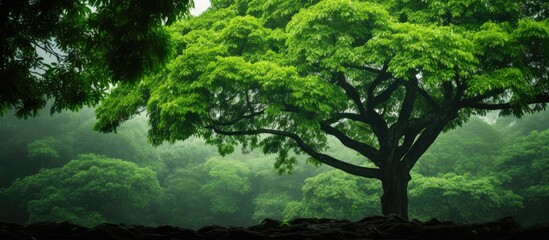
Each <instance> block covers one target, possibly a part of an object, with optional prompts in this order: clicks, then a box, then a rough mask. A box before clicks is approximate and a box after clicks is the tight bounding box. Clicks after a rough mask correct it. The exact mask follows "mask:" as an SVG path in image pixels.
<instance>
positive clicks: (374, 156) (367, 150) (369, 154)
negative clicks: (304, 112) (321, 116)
mask: <svg viewBox="0 0 549 240" xmlns="http://www.w3.org/2000/svg"><path fill="white" fill-rule="evenodd" d="M320 129H321V130H322V131H324V132H326V133H327V134H330V135H332V136H334V137H336V138H337V139H338V140H339V141H340V142H341V143H342V144H343V145H345V146H346V147H348V148H351V149H353V150H355V151H357V152H358V153H360V154H362V155H363V156H365V157H366V158H368V159H370V160H371V161H372V162H373V163H374V164H375V165H376V166H381V163H380V162H379V159H380V157H379V151H378V150H377V149H375V148H373V147H372V146H370V145H368V144H365V143H362V142H359V141H356V140H354V139H352V138H350V137H348V136H347V135H345V134H344V133H342V132H341V131H339V130H338V129H336V128H335V127H332V126H330V125H329V124H327V123H321V124H320Z"/></svg>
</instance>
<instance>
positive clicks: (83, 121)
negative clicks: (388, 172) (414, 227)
mask: <svg viewBox="0 0 549 240" xmlns="http://www.w3.org/2000/svg"><path fill="white" fill-rule="evenodd" d="M490 120H491V123H490V124H489V123H487V122H489V121H485V120H482V119H480V118H472V119H471V120H470V121H469V122H468V123H467V124H465V125H464V126H463V127H461V128H457V129H455V130H451V131H448V132H447V133H445V134H443V135H441V136H440V137H439V138H438V139H437V141H436V142H435V143H434V145H433V146H432V147H431V148H430V149H429V151H428V152H427V153H426V154H425V155H424V156H423V157H422V159H420V161H419V162H418V164H417V166H416V167H415V168H414V171H413V173H412V177H413V180H412V181H411V182H410V188H409V197H410V217H411V218H418V219H421V220H427V219H430V218H433V217H435V218H439V219H443V220H453V221H457V222H480V221H488V220H494V219H497V218H500V217H503V216H513V217H514V218H515V219H517V220H519V221H520V222H521V223H522V224H524V225H531V224H534V223H538V222H547V221H548V220H549V214H547V213H548V212H547V211H548V209H547V206H549V175H547V173H548V172H549V112H547V111H546V112H542V113H538V114H536V115H527V116H524V118H523V119H520V120H517V119H514V118H491V119H490ZM94 121H95V117H94V113H93V110H92V109H84V110H82V111H80V112H79V113H61V114H57V115H54V116H49V115H47V114H46V113H42V115H41V116H40V117H37V118H34V119H29V120H19V119H16V118H14V117H9V116H5V117H3V118H0V136H1V137H0V203H1V204H0V221H5V222H16V223H33V222H40V221H52V222H60V221H71V222H74V223H76V224H81V225H86V226H93V225H96V224H99V223H102V222H112V223H125V224H141V225H164V224H170V225H177V226H183V227H189V228H197V227H200V226H203V225H208V224H217V225H226V226H228V225H232V226H249V225H254V224H257V223H258V222H260V221H261V220H263V219H264V218H274V219H280V220H284V219H292V218H296V217H326V218H337V219H350V220H358V219H361V218H363V217H365V216H369V215H379V214H380V213H381V211H380V202H379V197H380V194H381V189H380V187H381V185H380V183H379V182H377V181H375V180H370V179H366V178H359V177H354V176H351V175H349V174H345V173H343V172H341V171H339V170H334V169H333V168H330V167H327V166H320V167H315V166H313V164H305V162H307V157H306V156H299V157H298V159H299V164H297V165H296V167H295V169H293V171H292V172H291V174H282V175H279V173H278V172H277V171H276V170H275V169H274V168H273V164H274V162H275V161H274V158H275V157H274V156H271V155H263V154H262V153H260V152H251V153H248V154H241V153H240V152H239V151H238V150H237V151H236V152H238V153H235V154H231V155H229V156H225V157H221V156H219V155H218V154H217V149H216V148H214V147H211V146H208V145H206V144H205V143H204V142H203V141H201V140H199V139H189V140H188V141H185V142H177V143H175V144H173V145H170V144H165V145H162V146H159V147H156V148H155V147H153V146H151V145H150V144H149V143H148V142H147V138H146V134H147V124H146V120H145V118H143V117H137V118H135V119H133V120H131V121H129V122H127V123H126V124H125V125H123V126H122V127H121V129H120V130H119V131H118V133H117V134H100V133H97V132H94V131H92V125H93V122H94ZM332 143H333V144H332V145H333V147H332V148H330V149H329V150H328V151H327V153H329V154H332V155H335V156H338V157H339V158H340V159H346V160H348V161H351V162H353V163H359V164H364V165H368V164H370V163H368V161H367V160H366V159H362V158H360V157H359V156H358V155H356V154H354V153H353V152H350V151H349V150H348V149H347V148H345V147H341V146H339V145H338V144H337V142H336V141H335V140H333V141H332Z"/></svg>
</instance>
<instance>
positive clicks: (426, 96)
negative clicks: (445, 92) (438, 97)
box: [418, 87, 440, 110]
mask: <svg viewBox="0 0 549 240" xmlns="http://www.w3.org/2000/svg"><path fill="white" fill-rule="evenodd" d="M418 93H419V94H420V95H421V96H422V97H423V98H424V99H425V101H427V103H429V105H431V107H432V108H433V109H435V110H436V109H439V108H440V106H439V105H438V104H437V103H436V102H435V100H434V99H433V98H432V97H431V95H429V93H427V91H425V89H423V88H420V87H418Z"/></svg>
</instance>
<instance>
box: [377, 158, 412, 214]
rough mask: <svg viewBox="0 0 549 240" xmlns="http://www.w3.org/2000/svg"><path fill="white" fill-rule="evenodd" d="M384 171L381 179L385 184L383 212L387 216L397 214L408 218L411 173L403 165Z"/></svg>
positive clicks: (382, 197) (382, 201) (382, 199)
mask: <svg viewBox="0 0 549 240" xmlns="http://www.w3.org/2000/svg"><path fill="white" fill-rule="evenodd" d="M391 170H392V171H391ZM384 172H385V173H384V174H383V177H382V179H381V185H382V186H383V196H381V212H382V213H383V215H385V216H387V215H389V214H395V215H398V216H400V217H403V218H405V219H408V182H409V181H410V179H411V177H410V173H409V172H408V171H407V170H404V168H402V167H395V168H394V169H390V170H389V171H384Z"/></svg>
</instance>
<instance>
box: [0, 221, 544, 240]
mask: <svg viewBox="0 0 549 240" xmlns="http://www.w3.org/2000/svg"><path fill="white" fill-rule="evenodd" d="M0 239H2V240H4V239H6V240H9V239H28V240H41V239H52V240H53V239H55V240H65V239H66V240H68V239H90V240H91V239H94V240H95V239H104V240H110V239H113V240H114V239H116V240H122V239H169V240H178V239H189V240H193V239H200V240H205V239H212V240H214V239H218V240H224V239H239V240H240V239H265V240H266V239H273V240H274V239H276V240H278V239H280V240H306V239H326V240H343V239H354V240H361V239H442V240H452V239H460V240H461V239H521V240H522V239H549V224H541V225H536V226H533V227H528V228H522V227H521V226H520V225H519V224H518V223H517V222H516V221H514V220H513V219H512V218H504V219H501V220H500V221H497V222H488V223H482V224H470V225H463V224H455V223H452V222H441V221H438V220H436V219H433V220H430V221H427V222H419V221H415V220H413V221H407V220H405V219H402V218H399V217H396V216H389V217H381V216H374V217H367V218H364V219H362V220H361V221H358V222H350V221H345V220H332V219H296V220H293V221H290V222H280V221H276V220H271V219H265V220H264V221H263V222H262V223H261V224H260V225H257V226H252V227H248V228H242V227H220V226H215V225H214V226H206V227H203V228H201V229H199V230H196V231H195V230H190V229H183V228H177V227H171V226H161V227H143V226H127V225H115V224H101V225H98V226H96V227H93V228H86V227H81V226H78V225H74V224H71V223H67V222H63V223H36V224H31V225H28V226H21V225H17V224H10V223H1V222H0Z"/></svg>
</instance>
